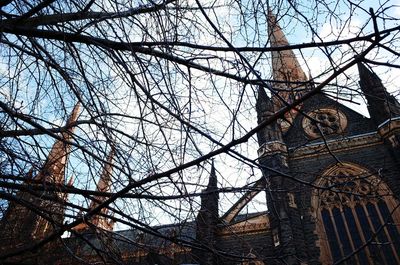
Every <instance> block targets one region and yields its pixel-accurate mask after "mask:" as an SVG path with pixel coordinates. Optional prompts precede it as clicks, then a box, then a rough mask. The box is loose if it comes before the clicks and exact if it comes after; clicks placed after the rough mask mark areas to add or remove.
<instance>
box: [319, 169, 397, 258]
mask: <svg viewBox="0 0 400 265" xmlns="http://www.w3.org/2000/svg"><path fill="white" fill-rule="evenodd" d="M317 184H318V186H319V187H321V188H320V189H317V190H315V192H314V196H313V208H314V212H315V217H316V221H317V225H316V230H317V233H318V236H319V243H320V249H321V262H322V263H323V264H332V263H335V262H338V261H339V260H341V259H343V258H345V257H348V256H351V257H350V258H349V259H348V260H347V263H344V264H387V265H389V264H390V265H391V264H400V254H399V253H400V233H399V232H400V231H399V226H398V225H399V223H400V210H398V209H397V207H398V202H397V201H396V200H395V198H394V197H393V196H392V193H391V191H390V189H389V188H388V186H387V185H386V184H385V183H384V182H383V181H382V180H381V179H380V178H378V177H377V176H374V175H373V174H370V173H369V172H368V171H367V170H365V169H363V168H361V167H359V166H356V165H353V164H350V163H344V164H342V165H340V166H334V167H332V168H330V169H328V170H327V171H326V172H325V173H324V174H323V176H322V177H321V178H320V180H319V182H318V183H317ZM354 253H355V254H354Z"/></svg>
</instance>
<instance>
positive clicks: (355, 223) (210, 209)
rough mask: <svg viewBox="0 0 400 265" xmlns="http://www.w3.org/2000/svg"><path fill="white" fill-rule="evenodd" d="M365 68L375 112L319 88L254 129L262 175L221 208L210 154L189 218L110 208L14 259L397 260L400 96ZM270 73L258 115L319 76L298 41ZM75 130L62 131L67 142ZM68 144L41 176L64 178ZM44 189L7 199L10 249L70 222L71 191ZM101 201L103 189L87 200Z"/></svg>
mask: <svg viewBox="0 0 400 265" xmlns="http://www.w3.org/2000/svg"><path fill="white" fill-rule="evenodd" d="M269 19H270V21H269V25H268V30H269V35H270V45H271V47H273V48H275V47H280V46H287V45H289V43H288V41H287V39H286V37H285V35H284V33H283V31H282V29H281V28H280V26H279V25H278V23H277V21H276V19H275V17H274V16H273V15H270V17H269ZM358 71H359V86H360V89H361V91H362V94H363V95H364V97H365V99H366V101H367V103H368V106H367V107H368V111H369V115H370V118H367V117H365V116H363V115H361V114H359V113H357V112H355V111H354V110H352V109H350V108H348V107H346V106H344V105H343V104H341V103H339V102H338V101H337V100H334V99H332V98H331V97H329V96H328V95H326V94H324V93H318V94H316V95H314V96H312V97H310V98H309V99H307V100H306V101H304V102H303V103H302V104H301V105H299V106H297V107H296V108H293V109H292V110H291V111H289V112H287V113H286V114H285V115H284V116H282V117H281V119H278V120H277V121H275V122H272V123H270V124H268V125H266V126H264V127H263V128H261V130H259V131H258V133H257V138H258V143H259V148H258V163H259V167H260V170H261V171H262V173H263V177H262V178H261V179H259V180H258V181H257V182H256V183H255V184H254V187H253V188H251V189H249V191H248V192H246V193H245V194H244V195H243V197H242V198H241V199H239V200H238V201H237V202H236V203H235V204H234V205H233V206H232V207H231V208H230V209H229V210H228V211H227V212H226V213H223V214H221V213H220V211H219V207H218V206H219V194H218V179H217V178H218V177H217V174H216V170H215V168H214V165H212V169H211V174H210V178H209V184H208V186H207V188H206V189H205V190H204V192H203V194H202V195H201V209H200V210H199V212H198V214H197V218H196V220H193V221H192V222H187V223H180V224H171V225H165V226H160V227H155V228H154V230H155V231H157V232H154V233H153V234H146V233H143V232H141V231H139V230H127V231H116V232H114V233H111V232H110V233H107V231H112V229H113V224H114V223H113V220H111V219H107V218H106V216H107V210H106V209H104V211H102V212H101V213H99V214H98V215H96V216H94V217H93V219H92V220H91V222H90V224H91V225H88V224H83V223H82V224H81V225H79V226H77V227H76V228H74V231H75V232H74V233H72V234H71V237H70V238H67V239H63V240H58V239H57V240H54V241H53V242H51V243H48V244H46V245H44V246H43V247H42V248H40V249H38V250H37V251H34V252H32V251H30V252H26V253H24V254H23V255H20V256H18V257H12V258H10V260H7V262H9V264H46V263H47V264H60V265H61V264H201V265H217V264H224V265H225V264H226V265H238V264H243V265H250V264H253V265H262V264H265V265H272V264H291V265H292V264H298V265H306V264H308V265H313V264H315V265H317V264H322V265H330V264H359V265H362V264H386V265H395V264H400V209H399V208H400V205H399V202H400V201H399V199H400V198H399V195H400V171H399V166H400V164H399V163H400V104H399V102H398V101H397V100H396V98H395V97H393V96H392V95H390V94H389V93H388V92H387V90H386V88H385V87H384V86H383V84H382V82H381V80H380V79H379V77H378V76H377V75H376V74H375V73H374V72H373V71H372V70H371V69H370V68H369V66H368V65H366V64H364V63H363V62H358ZM272 73H273V82H271V84H270V86H271V91H268V90H267V89H266V88H265V87H262V86H260V88H259V89H258V96H257V102H256V110H257V120H258V124H261V123H263V122H264V121H266V120H267V119H269V118H270V117H271V116H272V115H274V114H275V113H276V111H277V110H279V109H281V108H282V107H285V106H287V105H288V104H291V103H292V102H293V101H295V100H296V99H298V98H300V97H302V96H303V95H306V94H307V93H309V92H310V91H311V90H312V89H314V88H315V86H316V85H315V84H314V83H313V82H312V81H311V80H309V78H308V77H307V76H306V74H305V73H304V71H303V70H302V68H301V66H300V64H299V62H298V60H297V59H296V57H295V55H294V53H293V51H291V50H281V51H274V52H272ZM269 95H270V96H269ZM78 112H79V106H76V107H75V108H74V110H73V113H72V115H71V117H70V119H69V120H68V123H71V122H74V121H76V119H77V116H78ZM71 130H72V129H71ZM70 134H71V132H65V135H63V138H64V139H67V141H66V142H68V137H70V136H69V135H70ZM69 148H70V147H69V146H68V144H66V143H65V141H57V142H56V143H55V144H54V147H53V149H52V150H51V152H50V154H49V157H48V160H47V162H46V164H45V166H44V167H43V170H42V171H41V172H40V173H38V175H36V177H34V178H33V179H35V180H40V181H46V182H50V183H58V184H63V183H65V182H66V180H65V179H64V178H65V177H64V168H65V164H66V161H67V159H68V153H69V151H68V150H69ZM113 152H114V151H113V150H112V151H111V152H110V155H109V157H108V158H107V163H106V164H105V165H104V170H103V174H102V176H101V178H100V180H99V183H98V185H97V190H99V191H107V190H108V189H109V185H110V175H111V174H112V167H111V166H110V165H111V164H112V160H113ZM32 185H37V184H34V183H33V182H32ZM70 185H72V184H70ZM260 192H262V193H265V198H266V202H267V206H268V211H267V212H260V213H252V214H247V215H242V214H240V212H241V210H242V209H243V208H244V207H245V206H246V204H247V203H249V202H250V201H251V200H252V199H253V198H254V197H255V196H256V195H257V194H258V193H260ZM10 196H11V195H10ZM46 196H47V197H52V198H56V200H57V201H58V203H52V204H51V205H44V204H46V203H47V202H46V200H41V199H38V198H39V197H40V196H33V195H32V194H31V193H28V192H25V191H20V192H19V193H17V194H16V195H15V197H17V198H19V200H18V202H15V200H10V201H13V202H11V203H10V204H9V208H8V210H7V212H6V213H5V215H4V218H3V220H1V223H0V231H1V232H0V240H1V241H0V242H2V247H0V252H1V253H2V254H3V255H4V254H7V253H13V252H14V251H17V250H20V249H23V248H25V247H26V246H28V245H29V244H31V243H32V242H35V241H37V240H40V239H43V238H45V237H47V236H49V235H51V233H52V232H53V230H54V228H53V226H52V225H50V221H49V220H52V222H53V223H56V224H58V225H60V226H62V225H63V218H64V214H65V213H64V209H65V207H64V203H65V202H66V197H65V195H63V194H62V193H59V192H57V191H49V192H46V193H45V194H43V195H42V196H41V197H40V198H43V197H46ZM14 199H15V198H14ZM102 200H103V198H102V197H97V198H95V199H94V201H93V203H92V204H91V206H90V207H91V208H93V209H94V208H95V207H97V206H98V205H99V204H100V203H101V202H102ZM35 205H36V206H40V207H41V208H43V207H44V208H46V207H48V208H49V213H48V214H46V213H39V212H35V210H34V207H32V206H35ZM96 227H97V228H96ZM98 228H101V229H98ZM99 231H100V232H99ZM0 263H1V262H0Z"/></svg>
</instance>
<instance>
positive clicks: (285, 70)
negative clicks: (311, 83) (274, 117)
mask: <svg viewBox="0 0 400 265" xmlns="http://www.w3.org/2000/svg"><path fill="white" fill-rule="evenodd" d="M268 36H269V41H270V44H271V48H278V47H285V46H289V42H288V41H287V39H286V37H285V35H284V34H283V31H282V29H281V27H280V26H279V24H278V21H277V19H276V17H275V16H274V15H273V14H272V11H271V10H270V11H269V12H268ZM272 75H273V79H274V81H276V83H274V85H273V87H274V89H275V91H276V92H277V95H274V96H273V102H274V105H275V106H276V109H280V108H282V107H284V106H286V104H290V103H292V102H293V101H294V100H295V99H296V98H298V97H299V96H301V93H302V90H304V89H305V86H304V85H302V83H303V82H307V81H308V78H307V76H306V74H305V73H304V71H303V70H302V69H301V67H300V63H299V62H298V60H297V59H296V56H295V54H294V52H293V51H292V50H282V51H273V52H272ZM285 102H286V104H285ZM299 107H301V106H299ZM296 116H297V111H296V110H295V109H292V110H290V111H288V112H287V113H285V121H283V122H282V123H281V127H282V130H283V131H284V132H285V131H287V130H288V129H289V127H290V125H291V123H292V122H293V120H294V119H295V117H296Z"/></svg>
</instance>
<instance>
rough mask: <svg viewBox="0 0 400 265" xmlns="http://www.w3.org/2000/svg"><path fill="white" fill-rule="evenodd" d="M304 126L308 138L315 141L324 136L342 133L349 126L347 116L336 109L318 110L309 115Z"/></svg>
mask: <svg viewBox="0 0 400 265" xmlns="http://www.w3.org/2000/svg"><path fill="white" fill-rule="evenodd" d="M307 115H308V116H309V117H304V118H303V122H302V126H303V129H304V132H305V133H306V134H307V136H308V137H310V138H312V139H314V138H318V137H321V134H322V135H330V134H339V133H342V132H343V131H344V130H345V128H346V126H347V118H346V116H345V115H344V114H343V113H342V112H341V111H339V110H336V109H330V108H326V109H317V110H314V111H311V112H309V113H307Z"/></svg>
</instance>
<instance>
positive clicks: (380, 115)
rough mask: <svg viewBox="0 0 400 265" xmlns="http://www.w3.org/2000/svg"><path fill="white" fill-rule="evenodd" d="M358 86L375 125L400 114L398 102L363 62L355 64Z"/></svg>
mask: <svg viewBox="0 0 400 265" xmlns="http://www.w3.org/2000/svg"><path fill="white" fill-rule="evenodd" d="M357 66H358V72H359V74H360V82H359V83H360V88H361V90H362V92H363V94H364V96H365V98H366V99H367V102H368V112H369V114H370V116H371V118H372V119H373V120H374V122H375V124H376V125H380V124H381V123H382V122H384V121H386V120H387V119H390V118H392V117H396V116H400V104H399V102H398V101H397V99H396V98H395V97H394V96H392V95H390V94H389V93H388V92H387V90H386V88H385V87H384V86H383V84H382V81H381V79H380V78H379V77H378V76H377V75H376V74H375V73H374V72H373V71H372V70H370V69H368V68H367V67H366V66H365V65H364V64H363V63H361V62H359V63H358V64H357Z"/></svg>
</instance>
